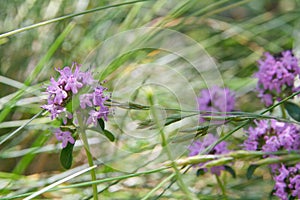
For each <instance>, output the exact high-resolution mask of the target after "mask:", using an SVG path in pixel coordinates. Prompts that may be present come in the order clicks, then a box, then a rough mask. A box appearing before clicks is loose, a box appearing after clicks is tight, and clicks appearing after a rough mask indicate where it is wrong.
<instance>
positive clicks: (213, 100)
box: [197, 86, 235, 122]
mask: <svg viewBox="0 0 300 200" xmlns="http://www.w3.org/2000/svg"><path fill="white" fill-rule="evenodd" d="M197 102H198V110H199V111H202V112H207V113H203V114H201V115H202V117H201V116H200V118H199V121H200V122H205V121H206V120H205V116H216V113H215V112H220V113H222V114H219V116H220V115H221V116H224V115H226V112H231V111H233V109H234V106H235V96H234V93H233V92H232V91H231V90H229V89H228V88H220V87H218V86H214V87H211V88H209V89H203V90H201V92H200V96H199V97H198V98H197Z"/></svg>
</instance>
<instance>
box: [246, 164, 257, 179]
mask: <svg viewBox="0 0 300 200" xmlns="http://www.w3.org/2000/svg"><path fill="white" fill-rule="evenodd" d="M258 167H259V165H250V166H249V167H248V169H247V178H248V179H251V178H252V175H253V173H254V171H255V170H256V168H258Z"/></svg>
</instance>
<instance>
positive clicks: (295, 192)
mask: <svg viewBox="0 0 300 200" xmlns="http://www.w3.org/2000/svg"><path fill="white" fill-rule="evenodd" d="M273 179H274V181H275V186H274V190H275V192H274V195H276V196H277V197H279V198H280V199H282V200H288V199H289V195H291V196H292V197H294V198H297V199H299V198H300V164H299V163H298V164H296V165H295V166H289V167H286V166H285V165H283V164H282V165H281V166H280V168H279V169H278V171H277V173H276V175H274V177H273Z"/></svg>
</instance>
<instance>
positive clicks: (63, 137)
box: [54, 129, 75, 148]
mask: <svg viewBox="0 0 300 200" xmlns="http://www.w3.org/2000/svg"><path fill="white" fill-rule="evenodd" d="M54 134H55V136H56V139H57V140H58V141H62V148H65V147H66V146H67V144H68V142H70V143H71V144H74V143H75V140H74V138H73V137H72V133H71V132H70V131H62V130H60V129H56V130H55V132H54Z"/></svg>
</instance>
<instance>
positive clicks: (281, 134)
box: [244, 120, 300, 200]
mask: <svg viewBox="0 0 300 200" xmlns="http://www.w3.org/2000/svg"><path fill="white" fill-rule="evenodd" d="M255 124H256V127H250V128H249V129H248V130H247V131H246V132H247V133H248V138H247V140H246V141H245V142H244V147H245V149H246V150H252V151H256V150H261V151H263V152H276V151H280V150H288V151H292V150H300V129H299V128H298V127H297V126H295V125H294V124H288V123H284V122H278V121H276V120H258V121H255ZM265 157H275V156H274V155H273V156H272V155H269V156H265ZM270 167H271V169H272V174H273V178H274V181H275V186H274V190H275V193H274V194H275V195H276V196H278V197H279V198H281V199H286V200H287V199H289V198H288V196H289V195H292V196H293V197H298V198H300V163H298V164H296V165H295V166H288V167H286V166H285V165H284V164H272V165H270Z"/></svg>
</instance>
